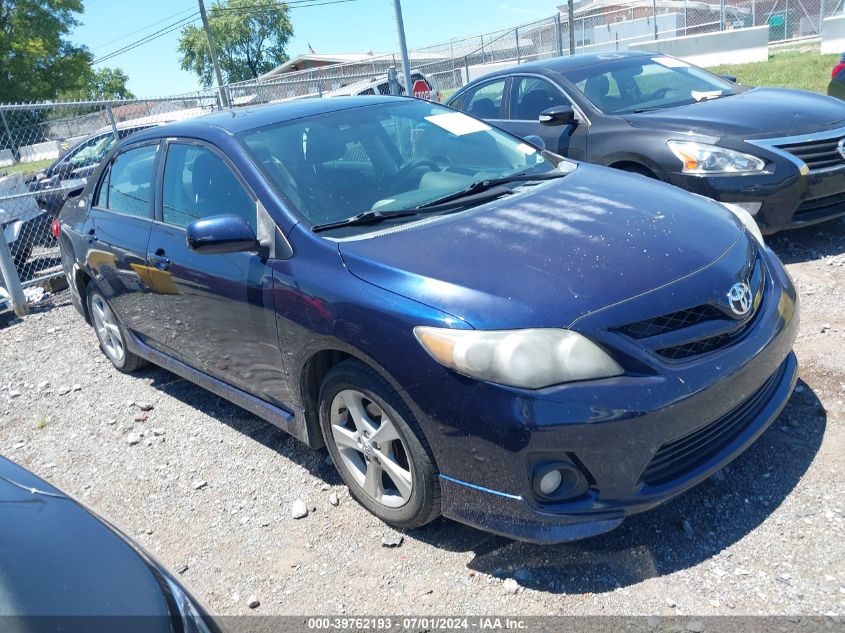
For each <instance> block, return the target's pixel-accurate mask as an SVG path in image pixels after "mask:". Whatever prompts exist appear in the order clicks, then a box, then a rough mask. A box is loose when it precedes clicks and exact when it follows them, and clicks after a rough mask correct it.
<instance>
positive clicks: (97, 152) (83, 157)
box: [67, 133, 114, 167]
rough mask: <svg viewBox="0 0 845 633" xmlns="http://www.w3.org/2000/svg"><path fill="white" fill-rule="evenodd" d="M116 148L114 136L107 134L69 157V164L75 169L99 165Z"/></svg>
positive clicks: (93, 140)
mask: <svg viewBox="0 0 845 633" xmlns="http://www.w3.org/2000/svg"><path fill="white" fill-rule="evenodd" d="M113 146H114V136H113V135H112V134H110V133H109V134H107V135H105V136H103V137H101V138H98V139H92V140H91V141H89V142H88V143H86V144H85V145H84V146H82V147H80V148H79V149H78V150H77V151H76V152H74V153H73V154H71V155H70V156H68V159H67V160H68V162H69V163H70V164H71V165H73V166H74V167H87V166H88V165H95V164H97V163H99V162H100V161H101V160H102V159H103V157H104V156H105V155H106V154H108V153H109V150H110V149H111V148H112V147H113Z"/></svg>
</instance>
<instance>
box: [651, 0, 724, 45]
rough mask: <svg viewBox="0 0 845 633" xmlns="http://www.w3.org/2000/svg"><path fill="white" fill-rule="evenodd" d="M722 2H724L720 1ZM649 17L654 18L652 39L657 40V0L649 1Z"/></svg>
mask: <svg viewBox="0 0 845 633" xmlns="http://www.w3.org/2000/svg"><path fill="white" fill-rule="evenodd" d="M722 1H723V2H724V0H722ZM651 17H653V18H654V39H655V41H656V40H657V0H651Z"/></svg>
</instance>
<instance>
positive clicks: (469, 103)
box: [461, 79, 506, 119]
mask: <svg viewBox="0 0 845 633" xmlns="http://www.w3.org/2000/svg"><path fill="white" fill-rule="evenodd" d="M505 81H506V80H505V79H500V80H498V81H491V82H489V83H486V84H483V85H481V86H479V87H478V88H475V89H474V90H472V91H469V92H467V94H466V95H465V96H464V102H463V107H462V108H461V109H462V110H463V111H464V112H466V113H467V114H471V115H472V116H475V117H478V118H479V119H501V118H502V103H503V101H504V99H503V96H504V93H505Z"/></svg>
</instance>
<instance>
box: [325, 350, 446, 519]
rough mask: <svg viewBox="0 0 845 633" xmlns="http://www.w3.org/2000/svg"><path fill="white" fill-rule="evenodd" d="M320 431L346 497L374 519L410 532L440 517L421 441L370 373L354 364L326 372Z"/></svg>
mask: <svg viewBox="0 0 845 633" xmlns="http://www.w3.org/2000/svg"><path fill="white" fill-rule="evenodd" d="M320 426H321V428H322V431H323V438H324V440H325V443H326V447H327V448H328V450H329V454H330V455H331V457H332V461H333V462H334V464H335V467H336V468H337V470H338V472H339V473H340V476H341V477H342V478H343V481H344V482H345V483H346V485H347V486H348V487H349V493H350V494H351V495H352V497H354V498H355V500H357V501H358V503H360V504H361V505H362V506H364V507H365V508H366V509H367V510H369V511H370V512H371V513H373V514H374V515H376V516H377V517H378V518H379V519H381V520H382V521H385V522H386V523H390V524H391V525H394V526H396V527H399V528H403V529H412V528H417V527H420V526H422V525H425V524H426V523H429V522H431V521H433V520H434V519H435V518H437V517H438V516H439V515H440V482H439V480H438V472H437V468H436V466H435V465H434V459H433V458H432V456H431V453H430V449H428V444H427V443H426V441H425V436H424V435H423V434H422V431H421V430H420V428H419V425H418V424H417V422H416V420H415V419H414V417H413V415H412V414H411V412H410V410H409V409H408V407H407V406H406V405H405V403H404V402H403V401H402V399H401V398H400V397H399V396H398V395H397V394H396V392H395V391H394V390H393V388H392V387H391V386H390V385H389V384H388V382H387V381H386V380H385V379H384V378H383V377H382V376H380V375H379V374H378V373H377V372H375V371H374V370H373V369H371V368H369V367H367V366H366V365H364V364H363V363H361V362H359V361H357V360H354V359H353V360H346V361H344V362H342V363H340V364H338V365H337V366H335V367H334V368H332V370H331V371H329V373H328V375H327V376H326V378H325V380H324V381H323V385H322V388H321V389H320Z"/></svg>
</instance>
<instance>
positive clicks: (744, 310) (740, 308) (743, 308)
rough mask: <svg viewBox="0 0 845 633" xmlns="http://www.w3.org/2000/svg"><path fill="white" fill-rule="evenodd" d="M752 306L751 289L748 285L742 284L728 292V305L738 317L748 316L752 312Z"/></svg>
mask: <svg viewBox="0 0 845 633" xmlns="http://www.w3.org/2000/svg"><path fill="white" fill-rule="evenodd" d="M751 304H752V301H751V288H749V287H748V284H746V283H743V282H740V283H738V284H734V285H733V286H731V289H730V290H728V305H730V306H731V310H733V312H734V314H736V315H737V316H745V315H746V314H748V313H749V312H750V311H751Z"/></svg>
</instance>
